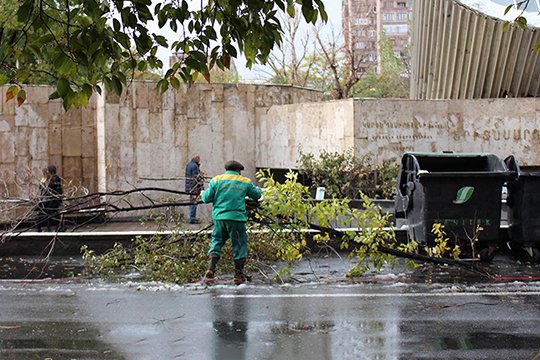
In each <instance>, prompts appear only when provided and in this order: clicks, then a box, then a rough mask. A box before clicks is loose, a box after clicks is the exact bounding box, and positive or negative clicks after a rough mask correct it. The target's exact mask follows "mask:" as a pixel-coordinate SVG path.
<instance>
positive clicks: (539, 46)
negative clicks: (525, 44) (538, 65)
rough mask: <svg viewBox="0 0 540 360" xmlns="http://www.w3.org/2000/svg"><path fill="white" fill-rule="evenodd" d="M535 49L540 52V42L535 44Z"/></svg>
mask: <svg viewBox="0 0 540 360" xmlns="http://www.w3.org/2000/svg"><path fill="white" fill-rule="evenodd" d="M533 51H534V52H540V43H538V44H534V47H533Z"/></svg>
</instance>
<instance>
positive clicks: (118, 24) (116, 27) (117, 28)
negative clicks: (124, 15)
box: [113, 19, 122, 32]
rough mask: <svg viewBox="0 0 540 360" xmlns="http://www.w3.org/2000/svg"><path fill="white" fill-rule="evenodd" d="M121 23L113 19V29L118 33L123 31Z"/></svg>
mask: <svg viewBox="0 0 540 360" xmlns="http://www.w3.org/2000/svg"><path fill="white" fill-rule="evenodd" d="M121 27H122V26H121V25H120V21H118V19H113V29H114V31H116V32H118V31H120V29H121Z"/></svg>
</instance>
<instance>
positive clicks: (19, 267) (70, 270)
mask: <svg viewBox="0 0 540 360" xmlns="http://www.w3.org/2000/svg"><path fill="white" fill-rule="evenodd" d="M82 270H83V266H82V259H81V258H73V257H63V256H62V257H49V258H48V259H45V258H43V257H39V256H25V257H3V258H0V279H46V278H52V279H61V278H67V277H73V276H77V275H78V274H80V273H81V272H82Z"/></svg>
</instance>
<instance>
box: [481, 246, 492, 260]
mask: <svg viewBox="0 0 540 360" xmlns="http://www.w3.org/2000/svg"><path fill="white" fill-rule="evenodd" d="M495 250H496V248H495V246H488V247H485V248H483V249H481V250H480V251H479V252H478V255H479V256H480V261H481V262H485V263H489V262H491V260H493V258H494V257H495Z"/></svg>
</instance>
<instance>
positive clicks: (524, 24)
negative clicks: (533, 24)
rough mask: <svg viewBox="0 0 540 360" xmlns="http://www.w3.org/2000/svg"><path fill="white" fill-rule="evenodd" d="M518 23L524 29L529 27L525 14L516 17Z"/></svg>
mask: <svg viewBox="0 0 540 360" xmlns="http://www.w3.org/2000/svg"><path fill="white" fill-rule="evenodd" d="M516 23H517V24H518V26H519V27H520V28H522V29H525V28H526V27H527V19H526V18H525V17H524V16H519V17H518V18H516Z"/></svg>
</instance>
